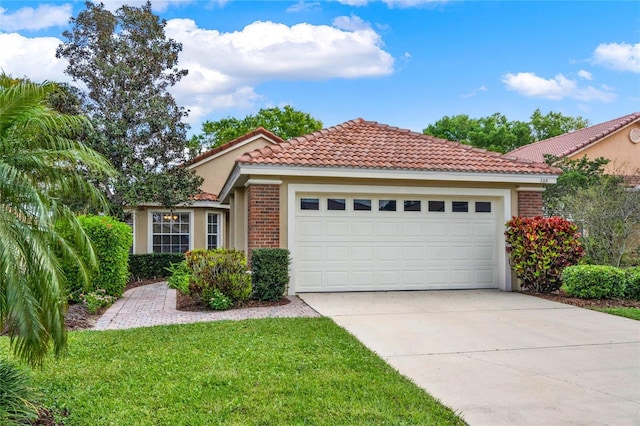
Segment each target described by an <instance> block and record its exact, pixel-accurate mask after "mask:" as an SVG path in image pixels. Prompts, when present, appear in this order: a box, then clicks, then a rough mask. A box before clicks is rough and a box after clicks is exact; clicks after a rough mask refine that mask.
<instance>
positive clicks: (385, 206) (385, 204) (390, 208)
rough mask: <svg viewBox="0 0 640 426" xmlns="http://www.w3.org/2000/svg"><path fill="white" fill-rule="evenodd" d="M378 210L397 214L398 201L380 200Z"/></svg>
mask: <svg viewBox="0 0 640 426" xmlns="http://www.w3.org/2000/svg"><path fill="white" fill-rule="evenodd" d="M378 210H380V211H381V212H395V211H396V200H380V201H379V203H378Z"/></svg>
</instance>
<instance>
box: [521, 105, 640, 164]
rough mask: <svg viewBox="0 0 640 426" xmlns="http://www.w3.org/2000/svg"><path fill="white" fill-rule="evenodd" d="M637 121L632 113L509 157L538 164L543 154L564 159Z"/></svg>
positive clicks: (539, 143) (525, 148)
mask: <svg viewBox="0 0 640 426" xmlns="http://www.w3.org/2000/svg"><path fill="white" fill-rule="evenodd" d="M637 120H640V112H634V113H633V114H629V115H625V116H624V117H619V118H616V119H613V120H610V121H607V122H605V123H600V124H596V125H595V126H591V127H585V128H584V129H580V130H576V131H574V132H569V133H565V134H564V135H560V136H556V137H553V138H550V139H545V140H542V141H539V142H534V143H532V144H529V145H525V146H522V147H520V148H517V149H514V150H513V151H511V152H510V153H509V155H512V156H515V157H517V158H523V159H529V160H532V161H539V162H542V161H544V154H551V155H555V156H556V157H566V156H568V155H571V154H573V153H574V152H576V151H578V150H580V149H582V148H585V147H586V146H588V145H591V144H592V143H595V142H597V141H599V140H600V139H602V138H604V137H605V136H608V135H610V134H611V133H613V132H616V131H617V130H620V129H621V128H623V127H625V126H627V125H629V124H631V123H633V122H634V121H637Z"/></svg>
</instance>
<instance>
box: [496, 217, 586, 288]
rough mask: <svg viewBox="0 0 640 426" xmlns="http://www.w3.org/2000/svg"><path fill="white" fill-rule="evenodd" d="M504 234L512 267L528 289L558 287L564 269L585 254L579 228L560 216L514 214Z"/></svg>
mask: <svg viewBox="0 0 640 426" xmlns="http://www.w3.org/2000/svg"><path fill="white" fill-rule="evenodd" d="M505 235H506V240H507V253H509V261H510V263H511V267H512V268H513V270H514V272H515V273H516V274H517V276H518V278H520V280H522V286H523V287H524V288H525V289H533V290H535V291H538V292H545V293H547V292H551V291H554V290H557V289H558V288H560V285H561V284H562V281H561V274H562V270H563V269H564V268H566V267H567V266H571V265H575V264H576V263H578V261H579V260H580V258H581V257H582V256H583V255H584V250H583V248H582V245H581V244H580V241H579V234H578V228H577V227H576V225H574V224H573V223H571V222H569V221H568V220H566V219H563V218H561V217H551V218H544V217H540V216H537V217H531V218H525V217H514V218H512V219H511V220H510V221H508V222H507V230H506V232H505Z"/></svg>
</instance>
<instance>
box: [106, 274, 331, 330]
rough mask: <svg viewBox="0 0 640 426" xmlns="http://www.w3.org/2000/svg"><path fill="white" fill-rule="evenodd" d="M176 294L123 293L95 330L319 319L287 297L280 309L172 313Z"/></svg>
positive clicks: (156, 288) (155, 289)
mask: <svg viewBox="0 0 640 426" xmlns="http://www.w3.org/2000/svg"><path fill="white" fill-rule="evenodd" d="M176 293H177V292H176V290H174V289H170V288H169V287H167V284H166V283H164V282H162V283H156V284H149V285H144V286H141V287H136V288H132V289H131V290H127V291H126V292H125V293H124V295H123V296H122V298H121V299H119V300H118V301H116V303H114V304H113V305H111V307H110V308H109V309H108V310H107V311H106V312H105V313H104V314H103V315H102V316H101V317H100V319H99V320H98V322H97V323H96V325H95V327H94V328H95V330H116V329H123V328H136V327H151V326H154V325H167V324H187V323H192V322H207V321H220V320H242V319H247V318H292V317H319V316H320V314H318V313H317V312H316V311H314V310H313V309H311V308H310V307H309V306H308V305H306V304H305V303H304V302H303V301H302V300H300V299H299V298H298V297H296V296H289V297H288V298H289V300H290V301H291V302H290V303H288V304H286V305H281V306H266V307H260V308H247V309H230V310H227V311H215V312H187V311H178V310H176Z"/></svg>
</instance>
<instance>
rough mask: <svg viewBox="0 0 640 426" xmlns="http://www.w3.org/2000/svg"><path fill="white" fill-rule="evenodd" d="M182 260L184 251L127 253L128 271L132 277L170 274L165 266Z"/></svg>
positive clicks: (148, 277)
mask: <svg viewBox="0 0 640 426" xmlns="http://www.w3.org/2000/svg"><path fill="white" fill-rule="evenodd" d="M183 260H184V253H147V254H130V255H129V273H130V274H131V276H132V277H133V278H134V279H138V280H147V279H154V278H163V277H167V276H169V275H170V272H169V271H168V270H167V268H170V267H171V265H172V264H174V263H180V262H182V261H183Z"/></svg>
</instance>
